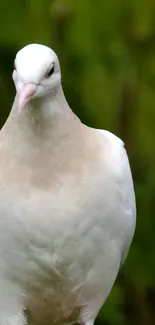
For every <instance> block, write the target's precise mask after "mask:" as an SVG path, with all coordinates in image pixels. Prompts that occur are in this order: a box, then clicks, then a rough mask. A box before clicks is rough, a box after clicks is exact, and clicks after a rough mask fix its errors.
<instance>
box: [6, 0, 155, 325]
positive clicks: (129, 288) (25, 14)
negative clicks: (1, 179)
mask: <svg viewBox="0 0 155 325" xmlns="http://www.w3.org/2000/svg"><path fill="white" fill-rule="evenodd" d="M31 42H39V43H43V44H46V45H49V46H51V47H52V48H53V49H54V50H55V51H56V52H57V54H58V55H59V58H60V62H61V67H62V74H63V87H64V91H65V94H66V97H67V99H68V102H69V104H70V106H71V108H72V109H73V110H74V112H76V113H77V114H78V116H79V117H80V118H81V119H82V121H83V122H85V123H86V124H88V125H90V126H93V127H97V128H105V129H108V130H110V131H112V132H114V133H115V134H117V135H118V136H120V137H121V138H122V139H123V141H124V142H125V144H126V148H127V151H128V155H129V158H130V163H131V168H132V171H133V178H134V183H135V190H136V197H137V210H138V213H137V228H136V234H135V237H134V241H133V244H132V247H131V250H130V253H129V256H128V259H127V261H126V263H125V265H124V267H123V268H122V270H121V272H120V274H119V277H118V279H117V282H116V284H115V286H114V288H113V290H112V292H111V294H110V296H109V298H108V300H107V302H106V304H105V306H104V308H103V309H102V311H101V313H100V316H99V317H98V319H97V324H98V325H100V324H104V325H127V324H130V325H131V324H132V325H141V324H142V325H145V324H147V325H152V324H155V252H154V250H155V144H154V142H155V1H153V0H145V1H143V0H94V1H93V0H68V1H67V0H66V1H65V0H61V1H52V0H1V1H0V110H1V111H0V123H1V125H2V124H3V123H4V121H5V119H6V117H7V115H8V112H9V110H10V108H11V105H12V102H13V97H14V94H15V90H14V86H13V82H12V79H11V74H12V69H13V60H14V56H15V53H16V51H18V49H20V48H21V47H22V46H24V45H26V44H28V43H31ZM101 285H102V283H101Z"/></svg>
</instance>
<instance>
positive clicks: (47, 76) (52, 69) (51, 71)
mask: <svg viewBox="0 0 155 325" xmlns="http://www.w3.org/2000/svg"><path fill="white" fill-rule="evenodd" d="M53 73H54V66H53V67H52V68H51V70H50V71H49V72H48V73H47V74H46V78H49V77H50V76H51V75H52V74H53Z"/></svg>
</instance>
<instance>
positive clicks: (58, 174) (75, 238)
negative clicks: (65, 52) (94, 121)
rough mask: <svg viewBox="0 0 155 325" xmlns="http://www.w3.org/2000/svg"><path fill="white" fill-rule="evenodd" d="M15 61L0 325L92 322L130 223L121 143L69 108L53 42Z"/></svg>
mask: <svg viewBox="0 0 155 325" xmlns="http://www.w3.org/2000/svg"><path fill="white" fill-rule="evenodd" d="M36 52H37V53H39V52H40V56H39V57H37V60H36V61H34V60H35V54H36ZM28 54H29V55H28ZM30 54H31V55H30ZM25 61H26V62H25ZM23 62H25V67H26V68H23ZM15 66H16V70H15V71H14V73H13V79H14V82H15V86H16V90H17V94H16V97H15V101H14V104H13V107H12V110H11V113H10V115H9V117H8V120H7V121H6V124H5V125H4V127H3V129H2V130H1V134H0V261H1V263H0V280H1V281H0V283H1V285H0V325H26V324H27V323H28V324H32V325H43V324H45V325H46V324H49V323H55V324H64V325H65V324H70V323H76V322H80V323H81V324H84V325H93V323H94V321H95V318H96V316H97V314H98V312H99V310H100V308H101V307H102V305H103V304H104V301H105V300H106V298H107V296H108V294H109V292H110V290H111V288H112V286H113V284H114V282H115V279H116V276H117V274H118V271H119V268H120V265H121V264H122V263H123V261H124V260H125V258H126V255H127V253H128V249H129V247H130V244H131V241H132V238H133V234H134V229H135V196H134V189H133V182H132V176H131V172H130V167H129V163H128V158H127V155H126V151H125V149H124V145H123V142H122V141H121V140H120V139H119V138H117V137H116V136H114V135H113V134H111V133H109V132H108V131H104V130H95V129H92V128H89V127H87V126H85V125H84V124H82V123H81V121H80V120H79V119H78V118H77V117H76V116H75V115H74V114H73V112H72V111H71V109H70V108H69V106H68V104H67V102H66V99H65V97H64V94H63V90H62V88H61V74H60V66H59V62H58V59H57V56H56V55H55V53H54V52H53V51H52V50H50V49H49V48H47V47H44V46H42V45H37V44H33V45H29V46H27V47H25V48H24V49H22V50H21V51H20V52H18V54H17V57H16V60H15ZM28 67H29V69H28ZM53 67H54V69H53ZM53 71H54V72H53ZM31 85H33V86H32V87H31ZM25 89H26V90H25ZM32 89H33V91H32ZM29 90H30V92H29Z"/></svg>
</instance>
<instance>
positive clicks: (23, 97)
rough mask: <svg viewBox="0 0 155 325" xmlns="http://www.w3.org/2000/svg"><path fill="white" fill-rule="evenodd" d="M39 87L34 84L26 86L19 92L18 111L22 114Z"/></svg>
mask: <svg viewBox="0 0 155 325" xmlns="http://www.w3.org/2000/svg"><path fill="white" fill-rule="evenodd" d="M36 89H37V86H36V85H35V84H33V83H28V84H24V85H23V87H22V89H20V90H19V91H18V109H19V112H22V111H23V109H24V107H25V105H26V104H27V103H28V102H29V100H30V99H31V98H32V96H33V95H34V94H35V92H36Z"/></svg>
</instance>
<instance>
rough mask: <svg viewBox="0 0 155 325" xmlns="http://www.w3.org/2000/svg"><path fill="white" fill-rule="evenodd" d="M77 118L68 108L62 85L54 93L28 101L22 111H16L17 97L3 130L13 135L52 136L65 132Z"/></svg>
mask: <svg viewBox="0 0 155 325" xmlns="http://www.w3.org/2000/svg"><path fill="white" fill-rule="evenodd" d="M78 120H79V119H78V118H77V117H76V116H75V114H74V113H73V112H72V110H71V109H70V107H69V105H68V103H67V101H66V99H65V96H64V93H63V90H62V87H61V86H60V88H59V89H58V91H57V92H56V93H55V94H49V95H48V96H46V98H45V97H42V98H41V97H40V98H37V99H34V100H32V101H30V102H29V103H28V104H27V105H26V106H25V108H24V109H23V111H22V112H19V111H18V98H17V96H16V97H15V101H14V104H13V107H12V110H11V112H10V115H9V117H8V120H7V122H6V124H5V126H4V130H5V129H7V132H9V133H12V136H13V137H16V136H18V141H19V136H21V137H23V136H24V137H25V136H27V135H28V136H29V139H30V135H31V136H32V137H37V138H39V137H41V138H43V137H45V136H48V137H49V136H50V137H51V136H52V134H54V133H56V134H58V133H59V134H60V133H62V134H63V133H66V132H67V128H69V125H71V124H72V123H73V124H74V121H75V123H76V121H78Z"/></svg>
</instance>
